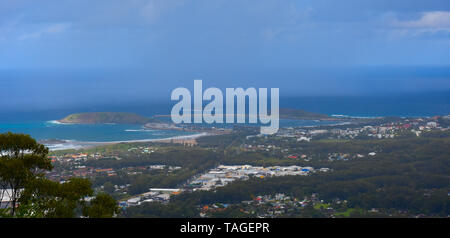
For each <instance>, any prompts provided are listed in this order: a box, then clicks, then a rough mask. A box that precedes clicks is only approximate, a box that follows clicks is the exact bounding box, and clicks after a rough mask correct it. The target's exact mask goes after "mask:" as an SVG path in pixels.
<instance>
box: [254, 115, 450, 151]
mask: <svg viewBox="0 0 450 238" xmlns="http://www.w3.org/2000/svg"><path fill="white" fill-rule="evenodd" d="M443 118H449V116H445V117H443ZM341 128H342V126H340V128H333V129H319V128H314V127H311V128H293V127H287V128H280V130H279V131H278V133H277V135H276V136H277V137H283V138H295V139H296V140H297V141H298V142H301V141H305V142H309V141H311V140H313V139H315V138H323V137H328V138H329V139H355V138H357V137H369V138H374V139H386V138H394V137H395V136H397V135H399V134H401V133H404V132H412V133H414V134H416V136H420V134H421V133H422V132H426V131H431V130H448V128H447V127H441V126H440V125H439V123H438V117H430V118H404V119H402V120H400V121H396V122H387V123H380V124H378V125H366V126H361V127H354V126H349V127H347V128H343V129H341ZM250 138H252V137H247V139H250ZM247 147H248V146H247ZM251 147H252V146H251V145H250V148H251ZM256 148H258V147H256Z"/></svg>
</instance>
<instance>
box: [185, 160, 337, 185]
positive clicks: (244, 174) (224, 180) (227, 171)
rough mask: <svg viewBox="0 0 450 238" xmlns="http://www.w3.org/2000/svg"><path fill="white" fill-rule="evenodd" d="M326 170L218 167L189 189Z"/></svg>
mask: <svg viewBox="0 0 450 238" xmlns="http://www.w3.org/2000/svg"><path fill="white" fill-rule="evenodd" d="M327 171H329V169H328V168H321V169H318V170H315V169H314V168H313V167H300V166H296V165H292V166H272V167H259V166H251V165H220V166H218V167H217V168H214V169H212V170H210V171H208V172H207V173H205V174H202V175H200V176H198V177H196V178H195V179H193V180H192V181H191V182H190V183H189V185H188V186H189V187H190V188H192V189H193V190H194V191H195V190H211V189H214V188H217V187H221V186H225V185H227V184H229V183H231V182H233V181H236V180H246V179H248V178H250V177H257V178H264V177H271V176H286V175H309V174H310V173H314V172H327Z"/></svg>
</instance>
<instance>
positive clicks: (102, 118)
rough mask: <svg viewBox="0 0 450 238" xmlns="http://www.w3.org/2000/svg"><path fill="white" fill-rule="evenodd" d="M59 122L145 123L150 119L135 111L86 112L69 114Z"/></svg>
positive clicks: (150, 120)
mask: <svg viewBox="0 0 450 238" xmlns="http://www.w3.org/2000/svg"><path fill="white" fill-rule="evenodd" d="M58 122H60V123H68V124H108V123H114V124H142V125H143V124H146V123H149V122H152V119H150V118H146V117H143V116H140V115H138V114H135V113H126V112H88V113H75V114H71V115H69V116H67V117H65V118H63V119H61V120H58Z"/></svg>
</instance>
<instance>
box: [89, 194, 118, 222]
mask: <svg viewBox="0 0 450 238" xmlns="http://www.w3.org/2000/svg"><path fill="white" fill-rule="evenodd" d="M118 213H119V207H118V206H117V202H116V200H115V199H114V198H112V197H111V196H110V195H108V194H105V193H101V194H98V195H97V196H96V197H95V198H93V199H92V200H91V202H90V206H86V207H84V209H83V215H84V216H86V217H90V218H110V217H113V216H114V215H115V214H118Z"/></svg>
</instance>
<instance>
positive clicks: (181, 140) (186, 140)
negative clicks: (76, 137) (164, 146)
mask: <svg viewBox="0 0 450 238" xmlns="http://www.w3.org/2000/svg"><path fill="white" fill-rule="evenodd" d="M208 135H211V133H207V132H203V133H198V134H193V135H186V136H174V137H169V138H160V139H144V140H124V141H106V142H97V141H89V142H86V141H66V142H65V143H57V144H49V145H46V146H47V147H48V148H49V149H50V151H56V150H66V149H84V148H89V147H95V146H101V145H114V144H119V143H139V142H161V143H176V144H186V145H191V146H192V145H196V144H197V141H196V139H198V138H200V137H203V136H208Z"/></svg>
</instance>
